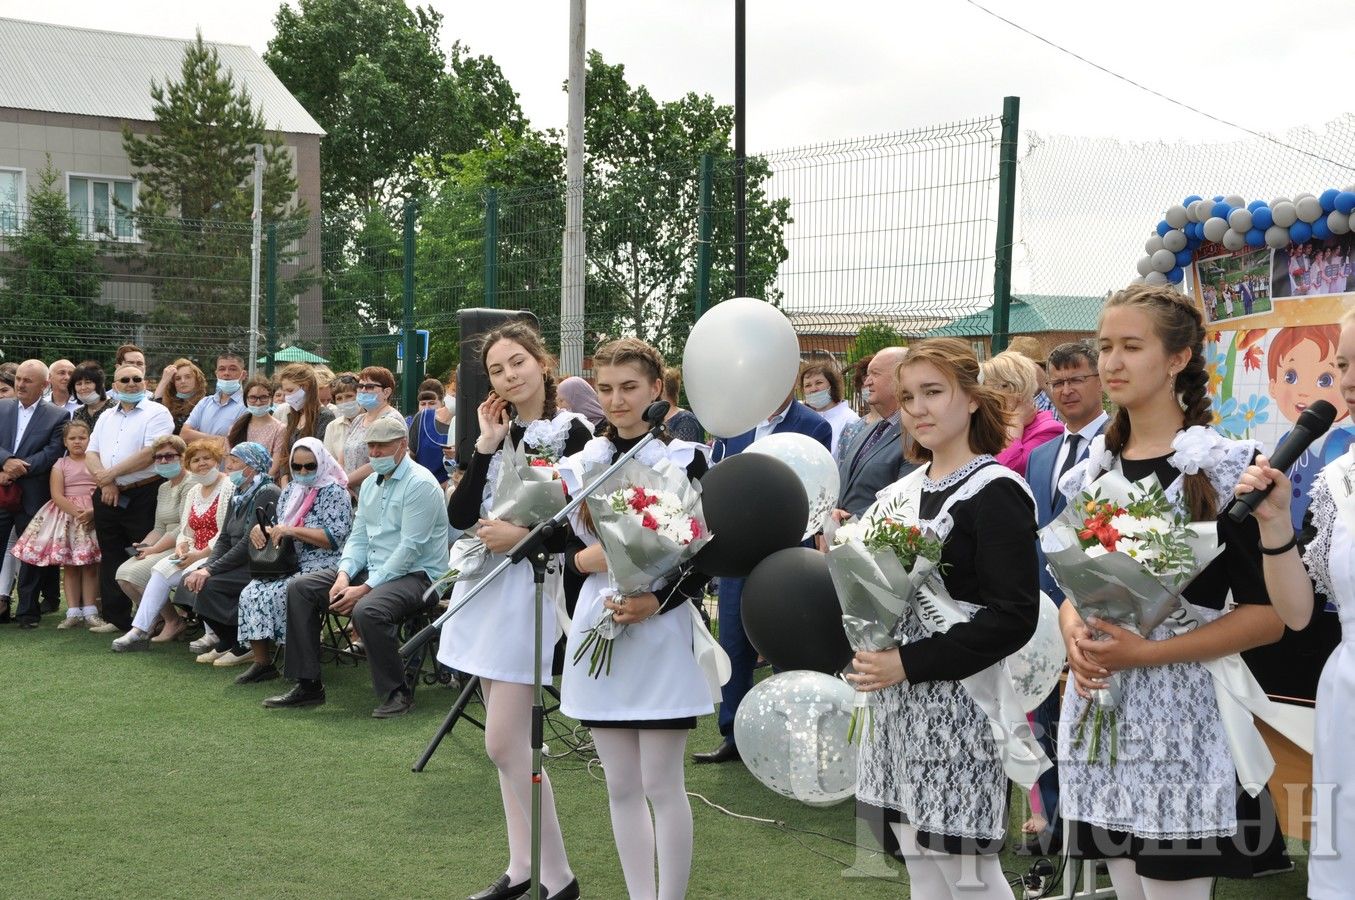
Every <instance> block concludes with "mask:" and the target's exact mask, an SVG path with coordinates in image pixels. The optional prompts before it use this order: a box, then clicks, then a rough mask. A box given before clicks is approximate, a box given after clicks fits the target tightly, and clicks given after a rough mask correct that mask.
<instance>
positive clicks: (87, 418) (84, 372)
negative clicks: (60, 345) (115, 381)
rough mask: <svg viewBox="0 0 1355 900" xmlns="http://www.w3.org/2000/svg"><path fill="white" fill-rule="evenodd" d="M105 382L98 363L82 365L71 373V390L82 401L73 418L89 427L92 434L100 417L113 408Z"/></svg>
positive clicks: (102, 371)
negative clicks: (105, 390)
mask: <svg viewBox="0 0 1355 900" xmlns="http://www.w3.org/2000/svg"><path fill="white" fill-rule="evenodd" d="M104 380H105V376H104V370H103V369H102V368H100V366H99V364H98V363H93V362H86V363H81V364H80V365H79V366H76V368H75V371H74V372H72V373H71V390H72V391H74V392H75V399H77V400H79V401H80V408H79V409H77V410H76V411H75V414H74V415H73V416H72V418H74V419H79V420H80V421H81V422H84V423H85V424H86V425H88V426H89V430H90V432H91V433H93V431H94V423H95V422H97V421H99V416H101V415H103V411H104V410H106V409H108V408H109V407H110V406H112V403H111V402H110V401H109V399H108V396H107V395H106V394H105V393H104Z"/></svg>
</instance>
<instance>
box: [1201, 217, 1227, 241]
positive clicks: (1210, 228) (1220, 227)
mask: <svg viewBox="0 0 1355 900" xmlns="http://www.w3.org/2000/svg"><path fill="white" fill-rule="evenodd" d="M1227 231H1228V222H1227V220H1226V219H1221V218H1219V217H1218V216H1215V217H1214V218H1212V219H1210V220H1209V221H1208V222H1205V223H1204V236H1205V240H1209V241H1216V242H1217V241H1221V240H1223V235H1224V233H1225V232H1227Z"/></svg>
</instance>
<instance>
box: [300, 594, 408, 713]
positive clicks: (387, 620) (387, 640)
mask: <svg viewBox="0 0 1355 900" xmlns="http://www.w3.org/2000/svg"><path fill="white" fill-rule="evenodd" d="M338 577H339V573H338V571H337V570H336V569H320V570H319V571H316V572H311V573H310V574H308V575H298V576H296V577H295V578H293V579H292V580H291V581H289V582H288V583H287V652H286V653H285V654H284V655H283V660H284V665H283V674H284V675H286V676H287V677H288V678H290V679H292V680H293V681H296V680H300V679H302V678H305V679H307V680H310V681H319V680H320V629H321V628H322V626H323V625H324V620H325V615H326V614H327V613H328V612H329V589H330V588H331V587H333V586H334V580H335V579H336V578H338ZM366 577H367V573H366V572H361V573H359V574H358V577H357V578H354V579H353V584H361V583H362V582H363V581H364V580H366ZM429 584H431V581H430V580H429V578H428V576H427V575H425V574H424V573H423V572H415V573H413V574H411V575H403V576H401V577H400V578H395V579H393V580H391V581H387V582H386V583H385V584H381V585H377V586H376V587H375V588H373V589H372V590H371V592H370V593H368V594H367V596H365V597H363V598H362V599H361V600H359V601H358V602H357V605H355V606H354V607H353V612H352V614H351V616H350V618H351V619H352V620H353V624H354V625H356V626H357V629H358V632H359V633H360V634H361V635H362V645H363V647H364V648H365V649H366V651H367V664H368V666H369V667H370V669H371V672H372V689H373V690H374V691H376V696H377V697H378V698H380V699H381V700H382V701H385V700H388V699H390V697H391V695H392V694H394V693H395V692H396V691H397V690H403V691H408V690H409V685H408V684H406V683H405V663H404V660H402V659H401V658H400V625H401V623H403V622H404V621H405V620H406V619H408V618H409V617H410V616H413V615H415V614H416V613H418V612H420V611H421V610H422V609H423V608H424V607H425V606H426V605H427V604H428V601H427V600H425V599H424V592H425V591H427V590H428V586H429Z"/></svg>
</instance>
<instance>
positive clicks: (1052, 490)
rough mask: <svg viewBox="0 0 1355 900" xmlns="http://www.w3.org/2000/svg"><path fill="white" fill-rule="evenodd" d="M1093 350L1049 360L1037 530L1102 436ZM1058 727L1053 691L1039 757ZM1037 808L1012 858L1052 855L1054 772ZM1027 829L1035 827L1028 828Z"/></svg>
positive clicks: (1054, 589) (1044, 570) (1057, 830)
mask: <svg viewBox="0 0 1355 900" xmlns="http://www.w3.org/2000/svg"><path fill="white" fill-rule="evenodd" d="M1098 356H1099V354H1098V352H1097V349H1096V347H1095V346H1093V345H1092V343H1091V342H1090V341H1073V342H1071V343H1067V344H1060V345H1059V346H1057V347H1055V348H1054V349H1053V350H1052V351H1050V354H1049V362H1048V374H1049V393H1050V395H1051V399H1052V400H1053V401H1054V407H1055V408H1056V409H1057V410H1058V412H1059V417H1060V418H1062V419H1063V423H1064V431H1063V435H1062V436H1061V437H1059V438H1057V439H1055V440H1052V441H1047V442H1046V443H1043V444H1041V445H1040V446H1038V447H1036V448H1035V449H1034V450H1033V451H1031V454H1030V461H1029V462H1028V463H1027V464H1026V479H1027V481H1028V482H1029V484H1030V492H1031V494H1032V495H1034V497H1035V515H1036V519H1037V522H1038V524H1039V526H1040V527H1041V528H1043V527H1044V526H1046V525H1048V524H1049V523H1050V522H1051V521H1052V520H1053V519H1054V517H1055V516H1057V515H1058V514H1059V513H1061V512H1063V509H1064V507H1065V506H1066V505H1067V503H1068V501H1067V498H1066V497H1064V496H1063V493H1062V492H1061V491H1059V489H1058V483H1059V479H1060V478H1061V477H1062V476H1063V474H1064V473H1065V472H1067V471H1068V470H1069V469H1071V468H1072V467H1073V466H1075V465H1077V463H1079V462H1081V461H1082V460H1084V459H1086V458H1087V447H1088V446H1089V445H1090V444H1091V441H1092V438H1094V437H1096V436H1097V435H1098V434H1100V433H1101V432H1103V431H1105V430H1106V424H1107V422H1108V421H1109V417H1108V416H1107V415H1106V412H1105V409H1104V408H1103V407H1102V404H1101V379H1100V377H1099V376H1098V375H1097V373H1096V361H1097V357H1098ZM1036 551H1037V553H1038V554H1039V560H1040V590H1042V591H1044V592H1045V593H1046V594H1048V595H1049V596H1050V598H1051V599H1052V600H1053V601H1054V602H1055V603H1062V602H1063V592H1062V591H1060V590H1059V587H1058V585H1057V584H1055V582H1054V576H1052V575H1050V574H1049V569H1048V567H1047V566H1046V565H1045V558H1044V553H1043V552H1042V551H1040V550H1039V548H1038V547H1037V548H1036ZM1058 721H1059V692H1058V688H1055V689H1054V691H1053V692H1052V693H1051V694H1050V695H1049V696H1048V697H1047V698H1046V699H1045V701H1044V702H1043V703H1041V704H1040V706H1039V707H1037V708H1036V710H1035V725H1036V734H1037V736H1038V738H1039V740H1040V743H1041V745H1043V746H1044V749H1045V753H1047V754H1048V755H1049V758H1050V759H1051V760H1056V759H1057V755H1056V753H1055V748H1054V733H1055V728H1056V727H1057V725H1058ZM1039 786H1040V804H1041V805H1042V806H1043V807H1044V814H1045V819H1046V821H1045V825H1044V828H1043V829H1040V830H1039V832H1038V833H1035V834H1033V836H1032V837H1031V838H1030V839H1029V840H1028V841H1027V842H1026V844H1025V846H1023V847H1020V848H1018V852H1021V853H1029V854H1046V853H1056V852H1058V850H1059V849H1060V848H1059V846H1058V845H1059V843H1060V841H1061V840H1062V834H1063V828H1062V826H1061V824H1060V823H1059V819H1058V803H1059V788H1058V768H1057V762H1056V763H1055V768H1052V769H1050V770H1049V771H1048V772H1045V773H1044V775H1043V776H1042V777H1041V778H1040V783H1039ZM1028 824H1029V825H1032V826H1033V825H1035V824H1038V822H1033V823H1028Z"/></svg>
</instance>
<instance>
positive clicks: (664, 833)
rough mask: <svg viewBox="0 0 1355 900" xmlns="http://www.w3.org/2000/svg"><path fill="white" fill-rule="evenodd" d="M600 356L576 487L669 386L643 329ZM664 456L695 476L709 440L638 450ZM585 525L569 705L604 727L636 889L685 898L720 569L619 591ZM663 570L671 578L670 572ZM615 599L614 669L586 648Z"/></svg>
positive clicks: (565, 698)
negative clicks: (687, 761)
mask: <svg viewBox="0 0 1355 900" xmlns="http://www.w3.org/2000/svg"><path fill="white" fill-rule="evenodd" d="M593 365H594V367H595V368H596V371H597V389H598V396H599V397H600V399H601V401H602V407H603V410H604V411H605V412H606V414H607V425H606V426H605V429H604V431H603V436H602V437H599V438H597V439H595V440H593V441H591V442H590V443H589V444H588V446H586V447H585V448H584V449H583V451H582V452H581V453H579V454H578V455H577V456H575V457H571V458H570V459H569V460H567V461H566V463H565V465H564V466H562V467H561V472H562V474H563V476H564V477H565V479H566V482H567V483H568V484H569V488H570V490H571V491H574V490H578V489H580V488H582V487H583V484H584V482H586V481H587V474H586V473H587V472H590V471H592V472H596V471H598V470H599V469H601V468H605V467H606V466H608V465H610V464H611V463H613V462H615V461H616V460H617V458H619V457H620V456H621V455H622V454H623V453H626V452H627V451H629V450H630V449H631V448H633V447H634V446H635V445H636V444H637V443H638V442H639V441H640V439H641V438H642V437H643V436H644V435H645V433H646V432H647V431H648V430H649V426H648V424H647V423H646V422H645V420H644V418H643V416H644V413H645V410H646V409H647V408H648V407H649V405H650V404H651V403H653V402H654V401H655V400H658V399H659V398H660V397H661V396H662V395H663V359H662V357H660V356H659V352H658V351H657V350H655V349H654V348H653V347H651V346H650V345H649V344H646V343H645V342H644V341H640V340H637V339H635V338H622V339H620V340H616V341H612V342H610V343H608V344H604V345H603V346H602V347H600V348H598V350H597V351H596V352H595V353H594V354H593ZM664 459H666V460H669V461H670V462H671V463H673V464H674V465H676V466H678V467H680V468H682V469H685V470H686V474H687V477H688V478H691V479H699V478H701V476H703V475H704V474H705V473H706V468H707V461H706V448H705V446H704V445H701V444H694V443H690V442H687V441H675V440H671V439H670V438H667V437H666V436H665V437H664V438H662V439H660V440H658V441H654V442H652V443H650V444H648V445H647V446H646V447H644V448H642V449H641V451H640V454H639V456H638V457H636V460H637V461H638V462H640V463H642V464H644V465H647V466H650V467H653V466H655V465H656V464H657V463H658V462H659V461H660V460H664ZM581 509H586V507H581ZM575 531H576V535H577V537H576V538H575V539H574V541H572V542H571V546H570V550H569V551H568V552H566V554H565V564H566V566H568V567H570V568H571V569H573V570H575V571H576V572H578V573H579V574H581V575H585V576H587V580H585V581H584V583H583V587H582V589H581V590H580V592H579V602H578V605H577V606H576V607H575V610H574V619H573V624H572V626H571V628H570V632H569V641H568V644H567V648H566V653H565V671H564V678H563V680H562V681H561V690H560V708H561V710H562V711H563V712H564V713H565V714H566V715H568V716H572V717H574V718H577V719H579V720H580V721H581V722H582V723H583V724H584V725H587V726H588V727H589V728H591V729H592V731H593V741H594V742H595V744H596V746H597V752H598V758H599V759H600V760H601V761H602V767H603V770H604V771H605V772H606V773H607V796H608V801H609V804H610V808H611V817H612V833H613V836H614V837H615V839H616V849H617V854H618V855H619V856H620V858H621V869H622V872H623V874H624V875H625V879H626V890H627V893H628V895H629V896H630V897H631V898H633V900H653V898H655V897H657V898H660V900H679V898H682V897H685V896H686V893H687V880H688V877H689V875H690V873H691V864H692V810H691V806H690V804H689V803H688V801H687V789H686V783H685V781H684V777H683V759H684V756H685V754H686V747H687V733H688V732H689V731H690V730H691V729H692V728H695V727H696V717H697V716H699V715H706V714H708V713H711V712H713V711H714V709H715V704H714V700H713V699H712V693H711V688H710V685H709V683H708V682H707V681H706V678H705V676H704V675H703V674H702V671H701V668H700V666H699V665H698V664H697V661H696V657H695V656H694V655H693V645H692V641H693V635H694V632H693V628H694V627H695V626H694V624H693V623H694V618H693V616H692V615H691V614H690V613H689V612H688V611H687V610H686V607H687V605H688V604H689V603H691V602H692V601H693V600H697V601H699V600H700V598H701V596H702V593H703V591H704V587H705V583H706V582H707V581H708V580H709V578H708V577H707V576H704V575H700V574H696V573H692V574H689V575H687V576H685V577H682V578H680V579H679V578H677V577H673V576H672V575H669V577H668V578H667V580H666V581H663V582H659V583H656V584H655V586H654V589H653V590H652V591H651V592H647V593H641V594H635V595H631V596H626V597H617V596H615V595H614V593H613V592H612V591H611V590H610V589H609V587H610V586H609V581H608V576H607V569H608V565H607V558H606V556H605V555H604V553H603V547H602V544H601V543H599V540H598V538H597V537H596V535H595V534H594V533H593V531H592V520H591V517H588V516H580V519H579V520H578V521H576V524H575ZM654 574H655V576H656V579H661V578H663V577H664V576H665V574H666V573H661V572H660V573H654ZM606 611H610V612H611V614H612V620H613V621H615V622H616V623H617V624H618V625H622V626H625V630H624V632H623V633H621V634H620V635H618V636H617V637H616V638H615V639H614V643H613V645H612V647H611V650H610V652H611V654H612V656H611V661H610V664H609V668H610V669H611V671H610V673H606V672H603V671H599V670H594V671H592V672H590V668H591V666H590V659H589V656H588V654H587V653H586V652H582V653H581V652H580V648H584V649H586V647H587V644H588V640H589V632H590V630H591V629H593V628H594V627H595V626H596V625H597V623H598V622H599V620H600V618H601V617H603V616H604V614H605V613H606ZM646 801H648V805H647V803H646ZM651 806H652V807H653V811H654V814H653V818H652V819H651V817H650V807H651ZM656 850H657V860H658V889H657V891H656V890H655V856H656Z"/></svg>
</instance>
